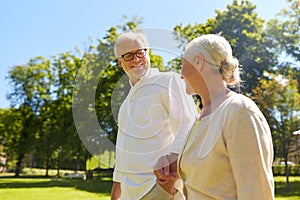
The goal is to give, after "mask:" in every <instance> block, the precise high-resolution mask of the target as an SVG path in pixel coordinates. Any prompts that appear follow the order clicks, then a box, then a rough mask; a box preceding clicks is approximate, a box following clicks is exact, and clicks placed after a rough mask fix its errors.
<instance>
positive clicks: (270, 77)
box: [253, 73, 300, 187]
mask: <svg viewBox="0 0 300 200" xmlns="http://www.w3.org/2000/svg"><path fill="white" fill-rule="evenodd" d="M291 77H292V73H290V74H289V75H288V76H286V77H284V76H282V75H281V74H278V73H277V74H268V73H266V77H261V79H260V81H259V83H258V85H257V87H256V88H254V89H253V99H254V100H255V102H256V103H257V104H258V106H259V108H260V109H261V110H262V112H263V113H264V115H265V116H266V118H267V119H268V122H269V125H270V128H271V131H272V135H273V144H274V150H275V157H277V158H281V159H283V160H284V161H285V163H287V161H288V155H289V154H290V153H291V152H293V151H295V150H296V149H294V148H293V147H295V146H296V145H295V139H294V136H293V134H292V132H293V131H295V130H297V129H298V126H299V122H300V94H299V92H298V82H297V80H296V79H292V78H291ZM288 175H289V174H288V166H287V164H286V177H287V187H289V180H288Z"/></svg>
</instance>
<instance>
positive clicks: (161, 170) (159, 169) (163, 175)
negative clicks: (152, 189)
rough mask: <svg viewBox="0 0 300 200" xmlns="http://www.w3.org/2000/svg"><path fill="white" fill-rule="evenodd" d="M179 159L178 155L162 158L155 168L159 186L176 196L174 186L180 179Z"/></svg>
mask: <svg viewBox="0 0 300 200" xmlns="http://www.w3.org/2000/svg"><path fill="white" fill-rule="evenodd" d="M177 159H178V154H171V155H166V156H162V157H160V158H159V159H158V161H157V163H156V165H155V168H154V174H155V176H156V177H157V182H158V184H159V185H160V186H161V187H162V188H163V189H164V190H166V191H167V192H168V193H170V194H174V191H175V190H174V185H175V182H176V180H177V179H178V174H177Z"/></svg>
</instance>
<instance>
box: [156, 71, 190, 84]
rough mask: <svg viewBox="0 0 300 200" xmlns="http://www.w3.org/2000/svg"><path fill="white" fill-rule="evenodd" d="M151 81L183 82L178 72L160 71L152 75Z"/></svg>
mask: <svg viewBox="0 0 300 200" xmlns="http://www.w3.org/2000/svg"><path fill="white" fill-rule="evenodd" d="M151 81H153V82H156V83H158V82H159V83H165V84H170V83H173V84H176V83H178V84H183V82H184V81H183V80H182V79H181V76H180V74H178V73H176V72H171V71H170V72H158V73H156V74H155V75H153V76H152V77H151Z"/></svg>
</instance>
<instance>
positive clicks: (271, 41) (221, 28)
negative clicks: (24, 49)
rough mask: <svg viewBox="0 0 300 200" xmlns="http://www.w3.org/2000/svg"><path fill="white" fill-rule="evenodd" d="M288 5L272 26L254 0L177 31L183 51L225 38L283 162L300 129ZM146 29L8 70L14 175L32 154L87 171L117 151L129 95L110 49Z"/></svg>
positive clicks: (46, 162) (5, 124) (175, 63)
mask: <svg viewBox="0 0 300 200" xmlns="http://www.w3.org/2000/svg"><path fill="white" fill-rule="evenodd" d="M287 2H288V4H289V7H288V8H284V9H282V11H281V12H280V13H279V14H278V16H277V17H276V19H272V20H269V21H266V20H264V19H262V18H260V17H259V16H258V14H257V13H256V12H255V9H256V6H255V5H254V4H253V3H251V2H250V1H247V0H243V1H237V0H234V1H233V3H232V4H230V5H228V6H227V8H226V10H224V11H219V10H216V17H215V18H210V19H207V21H206V22H205V23H203V24H199V23H195V24H187V25H183V24H178V25H176V26H175V27H174V34H175V36H176V38H177V39H178V40H179V41H180V42H181V44H182V47H183V46H184V44H185V42H186V41H190V40H191V39H193V38H195V37H197V36H199V35H201V34H208V33H217V34H221V35H223V36H224V37H225V38H226V39H227V40H228V41H229V42H230V43H231V45H232V47H233V52H234V55H235V57H237V58H238V59H239V60H240V63H241V64H242V65H243V75H242V78H243V80H244V81H245V82H244V83H243V84H242V85H241V92H242V93H245V94H246V95H247V96H249V97H250V98H252V99H254V100H255V101H256V102H257V104H258V105H259V107H260V108H261V110H262V111H263V113H264V114H265V116H266V117H267V120H268V122H269V124H270V126H271V129H272V134H273V142H274V148H275V157H276V158H280V159H284V160H288V159H289V155H291V153H292V152H296V151H297V148H299V147H297V145H296V139H295V136H294V135H293V134H292V133H293V131H296V130H297V129H300V127H299V125H300V123H299V122H300V95H299V91H300V85H299V84H298V83H299V81H300V67H299V62H300V48H299V46H300V27H299V24H300V10H299V6H298V5H297V3H296V2H295V1H293V0H288V1H287ZM141 24H142V20H141V19H139V18H133V19H132V20H127V21H125V22H124V24H123V25H116V26H113V27H111V28H110V29H109V30H108V31H107V33H106V35H105V36H104V37H103V38H101V39H98V40H97V43H96V44H95V42H90V43H91V44H90V46H88V47H87V49H86V50H84V52H80V51H79V50H75V51H71V52H65V53H61V54H58V55H56V56H53V57H51V58H50V59H46V58H44V57H41V56H37V57H35V58H33V59H30V60H29V62H28V63H27V64H24V65H20V66H13V67H12V68H11V70H10V71H9V73H8V75H7V78H8V80H9V82H10V87H11V89H10V92H9V95H8V97H7V98H8V99H9V101H10V102H11V108H9V109H1V110H0V141H1V144H2V146H3V147H4V148H3V150H2V151H3V152H5V153H6V154H7V157H8V161H9V163H8V164H9V168H11V169H14V170H15V173H16V176H19V173H20V170H21V169H22V163H24V158H25V157H26V158H27V157H28V156H30V158H31V159H30V162H31V166H33V167H41V168H46V169H50V168H57V169H58V170H59V169H62V168H71V169H81V170H84V169H85V162H86V160H87V159H88V158H90V157H91V154H95V155H101V154H103V153H104V152H105V151H106V150H107V149H109V150H112V149H113V145H112V144H114V143H115V141H116V134H117V123H116V115H117V112H118V108H119V105H120V103H121V102H122V100H123V99H124V97H125V96H126V93H127V92H128V89H129V85H128V80H127V79H126V76H124V72H123V71H122V69H121V68H120V67H118V65H117V62H116V60H115V58H114V55H113V45H114V42H115V40H116V37H117V35H118V34H119V33H121V32H124V31H128V30H131V29H134V28H138V27H139V26H140V25H141ZM150 53H151V62H152V64H153V65H154V66H157V67H159V68H160V70H178V69H180V65H181V61H180V58H176V59H173V60H172V61H170V62H169V63H168V64H167V66H164V62H163V58H162V57H160V56H159V55H154V54H153V53H152V52H150ZM283 56H285V57H288V58H289V59H288V61H284V60H283V59H282V57H283ZM291 61H293V62H291ZM116 87H117V88H118V89H117V90H116ZM104 147H105V148H104ZM46 175H48V173H46Z"/></svg>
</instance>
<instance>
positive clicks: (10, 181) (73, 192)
mask: <svg viewBox="0 0 300 200" xmlns="http://www.w3.org/2000/svg"><path fill="white" fill-rule="evenodd" d="M100 175H101V176H100V177H94V179H93V180H78V179H77V180H68V179H66V178H60V179H57V178H43V177H40V176H31V177H30V176H24V177H21V178H14V177H7V176H6V177H5V176H2V177H0V194H1V195H0V196H1V200H19V199H22V200H31V199H42V200H60V199H68V200H81V199H85V200H96V199H97V200H99V199H100V200H108V199H110V197H109V195H110V189H111V185H112V182H111V174H109V173H101V174H100ZM275 181H276V184H275V185H276V200H277V199H278V200H300V177H290V191H289V192H287V191H286V189H285V177H276V178H275Z"/></svg>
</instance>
